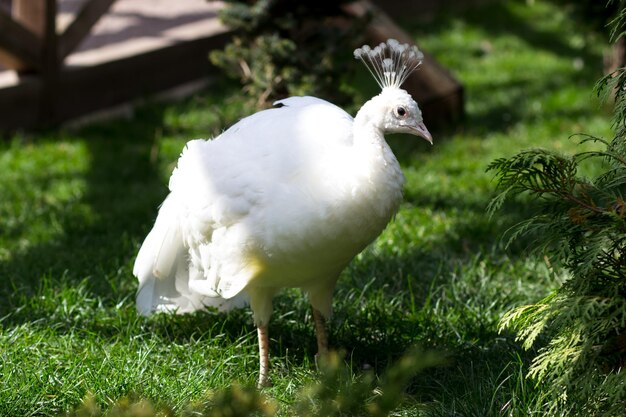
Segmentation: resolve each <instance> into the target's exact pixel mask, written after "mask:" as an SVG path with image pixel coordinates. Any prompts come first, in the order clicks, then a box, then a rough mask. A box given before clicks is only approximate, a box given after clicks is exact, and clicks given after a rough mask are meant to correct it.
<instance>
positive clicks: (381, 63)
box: [354, 39, 424, 89]
mask: <svg viewBox="0 0 626 417" xmlns="http://www.w3.org/2000/svg"><path fill="white" fill-rule="evenodd" d="M354 57H355V58H356V59H360V60H361V61H363V64H364V65H365V67H366V68H367V69H368V70H369V72H370V73H371V74H372V76H373V77H374V79H375V80H376V82H377V83H378V85H379V86H380V88H381V89H385V88H400V86H401V85H402V83H403V82H404V81H405V80H406V79H407V78H408V76H409V75H410V74H411V73H412V72H413V71H415V70H416V69H417V67H419V66H420V65H421V64H422V60H423V59H424V54H423V53H422V51H420V50H419V49H417V46H415V45H409V44H406V43H400V42H398V41H397V40H395V39H388V40H387V42H382V43H380V44H379V45H378V46H376V47H374V48H371V47H370V46H368V45H363V46H362V47H360V48H357V49H355V50H354Z"/></svg>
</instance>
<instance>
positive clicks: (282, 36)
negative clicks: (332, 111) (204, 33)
mask: <svg viewBox="0 0 626 417" xmlns="http://www.w3.org/2000/svg"><path fill="white" fill-rule="evenodd" d="M226 3H227V7H225V8H224V9H223V11H222V12H221V13H220V18H221V19H222V21H223V22H224V23H225V24H226V25H228V26H229V27H231V28H233V29H235V30H236V31H237V34H236V36H235V37H234V38H233V40H232V42H231V43H229V44H228V45H226V47H225V48H224V50H218V51H213V52H212V53H211V54H210V59H211V62H212V63H213V64H214V65H216V66H218V67H220V68H222V69H224V70H225V72H226V74H227V75H229V76H230V77H232V78H236V79H239V80H241V82H242V84H243V85H244V91H245V92H246V93H247V94H248V95H249V96H250V98H251V99H252V100H254V101H255V102H256V106H257V107H263V106H265V105H267V103H271V102H272V101H273V100H275V99H278V98H284V97H287V96H292V95H317V96H322V97H325V98H328V99H332V100H333V101H336V102H339V103H347V102H348V101H349V94H347V93H346V92H345V91H342V87H341V85H342V80H345V79H346V77H348V76H349V72H350V68H353V65H351V61H353V59H352V54H349V53H348V54H346V51H350V50H352V49H353V48H354V46H355V44H358V43H359V42H360V39H359V35H358V34H359V33H363V30H362V29H363V26H364V24H365V22H366V21H367V20H368V19H362V20H358V19H355V18H352V17H350V16H348V15H347V14H346V13H345V12H344V11H343V10H342V8H341V6H342V4H345V3H347V1H345V0H341V1H334V2H333V1H314V0H306V1H289V0H257V1H245V0H228V1H227V2H226Z"/></svg>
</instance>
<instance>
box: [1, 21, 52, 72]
mask: <svg viewBox="0 0 626 417" xmlns="http://www.w3.org/2000/svg"><path fill="white" fill-rule="evenodd" d="M41 45H42V42H41V39H40V38H39V37H38V36H37V35H35V34H34V33H33V32H31V31H30V30H29V29H26V28H25V27H24V26H23V25H22V24H20V23H18V22H16V21H15V20H13V19H12V18H11V16H9V15H8V14H6V13H5V12H4V11H2V10H0V50H1V52H4V53H0V59H1V60H2V63H3V64H4V65H6V66H8V67H10V68H12V69H18V68H24V67H26V66H27V67H33V68H36V69H40V68H41V48H42V46H41Z"/></svg>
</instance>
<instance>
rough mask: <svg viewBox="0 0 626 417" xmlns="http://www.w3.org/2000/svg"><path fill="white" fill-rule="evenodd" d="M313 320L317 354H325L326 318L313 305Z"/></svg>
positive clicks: (326, 344)
mask: <svg viewBox="0 0 626 417" xmlns="http://www.w3.org/2000/svg"><path fill="white" fill-rule="evenodd" d="M313 321H314V322H315V335H316V336H317V355H315V356H316V357H319V356H321V355H325V354H327V353H328V333H326V319H325V318H324V316H323V315H322V313H320V312H319V310H318V309H316V308H315V307H313Z"/></svg>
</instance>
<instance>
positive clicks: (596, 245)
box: [488, 3, 626, 416]
mask: <svg viewBox="0 0 626 417" xmlns="http://www.w3.org/2000/svg"><path fill="white" fill-rule="evenodd" d="M622 4H623V3H622ZM621 10H622V11H621V13H620V17H618V18H616V19H615V20H614V21H613V25H614V27H613V29H614V32H613V33H614V38H615V37H621V36H623V33H622V27H623V25H622V22H623V21H624V19H625V17H626V13H625V12H624V9H623V7H622V8H621ZM625 86H626V69H624V68H621V69H619V70H617V71H616V72H614V73H612V74H610V75H608V76H606V77H604V78H603V79H601V80H600V81H599V82H598V84H597V90H598V93H599V94H604V95H605V96H608V95H613V96H614V100H615V109H614V112H615V114H614V130H615V137H614V138H613V139H612V140H610V141H608V140H604V139H601V138H597V137H593V136H577V137H578V138H582V139H580V142H581V143H585V142H589V141H592V142H596V143H598V144H599V145H600V148H601V149H600V150H596V151H586V152H585V151H581V152H579V153H577V154H575V155H573V156H565V155H560V154H558V153H555V152H552V151H548V150H544V149H532V150H527V151H523V152H520V153H518V154H517V155H515V156H513V157H511V158H502V159H498V160H496V161H494V162H493V163H492V164H491V165H490V166H489V168H488V169H489V170H493V171H495V172H496V176H497V179H498V186H499V188H500V190H501V193H500V194H499V195H498V196H497V197H496V198H495V199H494V200H493V201H492V203H491V205H490V210H491V211H492V212H493V211H494V210H497V209H498V208H499V207H500V206H501V204H502V202H503V201H504V200H506V199H507V198H509V197H510V196H512V195H513V196H516V195H520V194H528V195H530V196H532V197H533V198H534V200H533V201H534V203H535V204H536V206H537V208H538V210H537V214H536V215H535V216H533V217H531V218H530V219H528V220H526V221H524V222H522V223H520V224H518V225H517V226H516V228H515V229H514V230H513V231H512V234H511V236H510V237H511V239H515V238H516V237H518V236H521V235H525V236H532V237H533V238H534V243H535V244H534V245H533V246H534V250H535V251H537V252H539V253H542V254H545V255H546V256H547V257H548V258H549V259H550V260H551V262H552V263H553V264H560V265H562V266H563V267H564V268H566V269H567V271H568V273H569V278H568V279H567V281H566V282H564V283H563V285H562V286H561V287H560V288H558V289H557V290H556V291H554V292H553V293H552V294H550V295H549V296H547V297H546V298H544V299H543V300H540V301H539V302H537V303H536V304H532V305H525V306H521V307H518V308H516V309H514V310H512V311H510V312H509V313H508V314H506V315H505V316H504V318H503V319H502V322H501V328H502V329H505V328H511V329H513V330H515V331H516V332H517V335H518V338H519V339H520V340H523V342H524V347H525V348H530V347H531V346H532V345H533V344H536V342H537V340H538V337H539V336H544V337H545V340H546V343H545V344H544V345H543V346H541V347H540V348H539V350H538V354H537V355H536V356H535V358H534V360H533V362H532V364H531V367H530V372H529V376H530V377H532V378H536V380H537V381H538V382H539V383H540V384H541V385H542V386H543V387H544V388H545V391H546V392H547V393H548V395H549V396H550V397H551V399H552V400H553V401H551V402H550V408H551V409H550V410H549V411H550V414H553V415H554V414H561V413H563V414H566V415H584V416H592V415H603V416H611V415H614V416H622V415H624V414H625V413H626V374H625V372H624V370H623V367H624V365H625V364H626V202H625V201H624V193H625V191H626V90H625ZM583 161H587V162H589V161H591V163H596V165H594V167H595V168H597V169H599V171H601V172H600V173H599V174H597V175H595V176H592V177H585V176H583V175H581V174H580V165H581V163H583ZM587 162H586V163H587Z"/></svg>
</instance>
